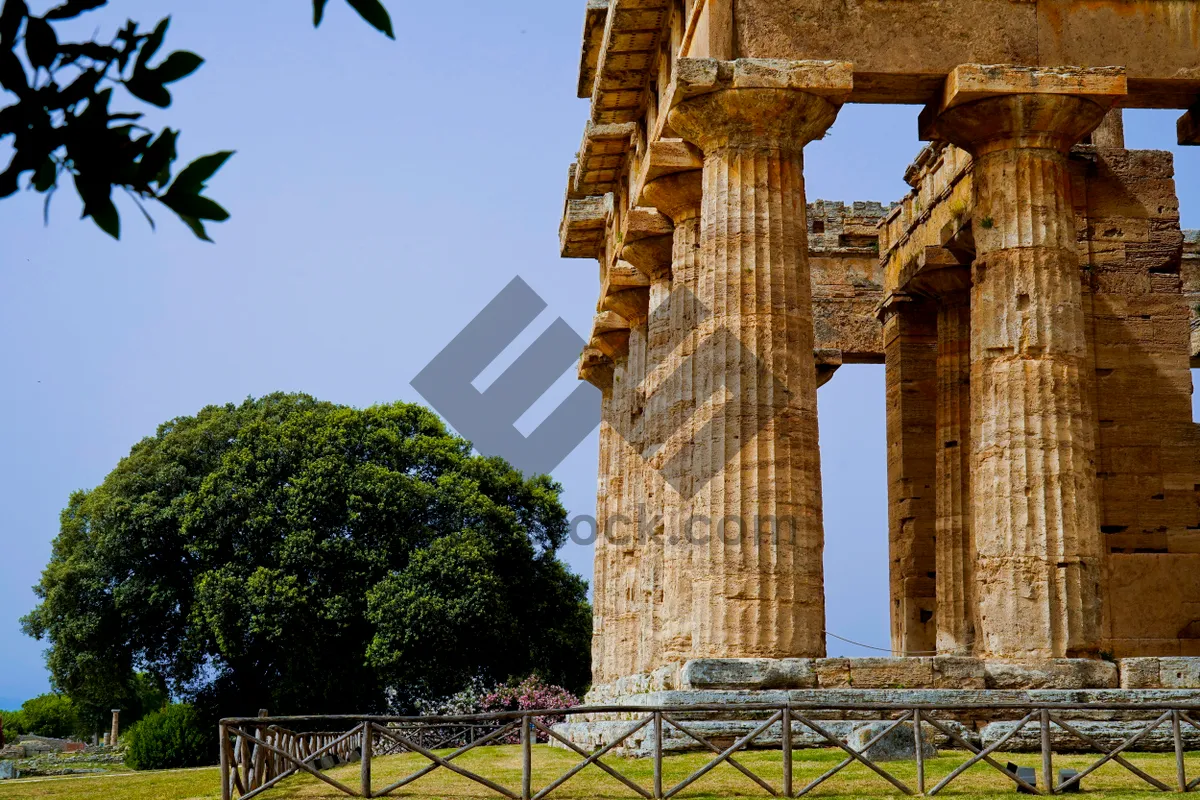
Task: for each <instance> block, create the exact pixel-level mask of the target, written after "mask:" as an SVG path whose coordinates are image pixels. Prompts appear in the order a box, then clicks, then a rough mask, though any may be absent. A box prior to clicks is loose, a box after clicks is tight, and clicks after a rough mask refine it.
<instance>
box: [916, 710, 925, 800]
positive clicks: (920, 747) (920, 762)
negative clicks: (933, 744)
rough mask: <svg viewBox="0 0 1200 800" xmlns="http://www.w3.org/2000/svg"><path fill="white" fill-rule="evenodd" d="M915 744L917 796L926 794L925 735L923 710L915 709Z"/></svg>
mask: <svg viewBox="0 0 1200 800" xmlns="http://www.w3.org/2000/svg"><path fill="white" fill-rule="evenodd" d="M913 743H914V744H916V746H917V794H919V795H924V794H925V733H924V731H922V730H921V709H919V708H914V709H913Z"/></svg>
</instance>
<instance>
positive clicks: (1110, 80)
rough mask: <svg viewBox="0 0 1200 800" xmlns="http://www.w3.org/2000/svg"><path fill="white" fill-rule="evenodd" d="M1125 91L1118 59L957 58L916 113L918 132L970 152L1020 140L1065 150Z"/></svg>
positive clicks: (1018, 145) (1020, 144) (1017, 144)
mask: <svg viewBox="0 0 1200 800" xmlns="http://www.w3.org/2000/svg"><path fill="white" fill-rule="evenodd" d="M1125 93H1126V80H1125V71H1124V69H1123V68H1120V67H1102V68H1099V69H1083V68H1077V67H1066V68H1063V67H1059V68H1054V69H1047V68H1041V67H1017V66H1011V65H981V64H963V65H961V66H958V67H955V68H954V71H953V72H951V73H950V75H949V77H947V78H946V86H945V90H944V92H943V95H942V99H941V102H940V103H939V104H938V105H937V106H931V107H929V108H926V109H925V111H924V112H923V113H922V115H921V128H922V131H921V133H922V136H923V137H928V138H934V139H941V140H945V141H949V142H953V143H954V144H956V145H958V146H959V147H962V148H963V149H965V150H967V151H968V152H970V153H971V154H972V155H973V156H975V157H976V158H979V157H980V156H984V155H987V154H988V153H991V152H994V151H997V150H1012V149H1024V148H1037V149H1048V150H1055V151H1058V152H1059V153H1062V154H1064V155H1065V154H1066V153H1067V152H1068V151H1069V150H1070V149H1071V148H1072V147H1074V146H1075V145H1076V144H1077V143H1078V142H1079V141H1080V140H1081V139H1083V137H1085V136H1087V135H1088V134H1089V133H1091V132H1092V131H1093V130H1095V129H1096V128H1097V127H1098V126H1099V125H1100V123H1101V122H1102V121H1103V119H1104V116H1105V114H1107V113H1108V111H1109V109H1111V108H1112V107H1113V105H1114V104H1115V103H1116V101H1117V100H1118V99H1119V98H1121V97H1122V96H1124V95H1125Z"/></svg>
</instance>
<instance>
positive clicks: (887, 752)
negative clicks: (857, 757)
mask: <svg viewBox="0 0 1200 800" xmlns="http://www.w3.org/2000/svg"><path fill="white" fill-rule="evenodd" d="M892 724H893V723H891V722H872V723H871V724H870V725H864V726H862V727H861V728H855V730H854V733H852V734H850V741H849V742H847V744H849V745H850V748H851V749H852V750H855V751H856V752H859V753H862V754H863V755H864V756H866V757H867V758H869V759H870V760H871V761H913V760H915V759H916V757H917V741H916V736H914V729H913V725H912V723H911V722H905V723H904V724H902V725H899V726H898V727H896V728H895V729H894V730H893V731H892V732H891V733H889V734H887V735H886V736H884V737H883V738H882V739H880V740H879V741H878V742H876V743H875V744H873V745H871V746H870V747H867V743H868V742H870V741H871V740H872V739H874V738H875V737H876V736H878V735H879V734H881V733H883V732H884V731H886V730H887V729H888V728H890V727H891V726H892ZM922 732H924V727H922ZM921 752H922V754H923V755H924V757H925V758H934V757H936V756H937V754H938V752H937V748H936V747H934V746H933V744H932V743H931V742H930V741H929V740H928V739H922V741H921Z"/></svg>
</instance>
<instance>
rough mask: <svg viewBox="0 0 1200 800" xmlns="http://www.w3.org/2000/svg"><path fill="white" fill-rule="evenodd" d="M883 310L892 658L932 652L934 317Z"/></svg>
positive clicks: (903, 307) (899, 308) (894, 306)
mask: <svg viewBox="0 0 1200 800" xmlns="http://www.w3.org/2000/svg"><path fill="white" fill-rule="evenodd" d="M880 310H881V314H880V317H881V321H882V322H883V356H884V361H885V363H886V373H887V395H886V400H887V440H888V446H887V474H888V562H889V570H888V572H889V578H890V584H891V601H892V602H891V609H890V610H891V623H892V625H891V627H892V651H893V654H894V655H897V656H917V655H928V654H929V653H931V652H933V651H934V650H935V648H936V646H937V622H936V620H935V616H936V610H937V590H936V585H937V579H936V576H935V574H934V573H935V570H936V569H937V555H936V548H937V545H936V542H935V539H936V537H937V531H936V517H937V503H936V500H935V490H934V483H935V478H934V475H935V473H936V471H937V468H936V455H935V453H934V450H935V448H936V445H937V443H936V428H937V424H936V420H937V413H936V411H935V407H936V405H937V403H936V395H937V311H936V310H935V308H934V306H933V303H932V302H930V301H928V300H926V299H924V298H921V297H916V296H910V295H907V294H894V295H892V296H891V297H889V298H888V299H887V301H886V302H885V303H884V304H883V306H882V308H881V309H880Z"/></svg>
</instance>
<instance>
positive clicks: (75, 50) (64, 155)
mask: <svg viewBox="0 0 1200 800" xmlns="http://www.w3.org/2000/svg"><path fill="white" fill-rule="evenodd" d="M33 2H34V3H35V5H49V4H48V3H39V2H38V1H37V0H33ZM328 3H329V0H312V13H313V25H314V26H316V25H320V24H321V20H322V19H323V18H324V16H325V7H326V6H327V5H328ZM346 3H347V4H349V5H350V6H351V7H352V8H353V9H354V10H355V11H356V12H358V14H359V16H361V17H362V18H363V19H364V20H366V21H367V22H368V23H369V24H370V25H371V26H372V27H374V28H377V29H378V30H380V31H382V32H383V33H385V34H387V35H388V36H389V37H392V38H395V37H394V33H393V31H392V21H391V19H390V18H389V16H388V13H387V9H386V8H384V6H383V3H382V2H380V0H346ZM105 5H108V0H59V2H58V3H57V4H56V5H53V6H52V7H50V8H47V9H46V10H45V11H43V12H42V13H41V14H36V13H32V12H31V10H30V8H29V4H28V3H27V2H26V0H3V6H0V90H2V91H0V100H10V101H11V102H9V103H8V104H7V105H3V106H0V143H4V142H5V141H6V140H7V139H9V138H11V140H12V142H11V143H12V149H13V154H12V158H11V160H10V161H9V164H8V166H7V167H6V168H5V169H4V170H3V171H0V198H4V197H8V196H9V195H12V194H15V193H16V192H17V190H18V189H20V188H21V183H22V180H21V179H22V176H26V180H25V186H26V188H27V189H31V190H34V191H37V192H39V193H41V194H43V195H45V213H46V218H47V220H48V219H49V210H50V199H51V198H52V197H53V196H54V192H55V190H56V189H57V188H58V187H59V185H60V184H62V183H63V182H65V181H66V180H67V179H68V178H69V179H70V181H71V183H73V184H74V186H75V190H76V191H77V192H78V193H79V197H80V198H81V199H82V200H83V216H84V217H91V218H92V219H93V220H94V221H95V223H96V224H97V225H98V226H100V228H101V229H102V230H103V231H104V232H105V233H107V234H109V235H110V236H112V237H113V238H115V239H119V238H120V236H121V218H120V215H119V213H118V212H117V206H116V204H115V203H114V202H113V199H112V193H113V190H114V189H120V190H122V191H123V192H124V193H125V194H126V195H128V196H129V198H130V199H131V200H132V201H133V202H134V203H136V204H137V206H138V208H139V209H141V211H142V213H143V214H144V215H145V216H146V219H147V220H148V221H149V222H150V224H151V225H152V226H153V224H154V220H153V219H152V218H151V217H150V214H149V213H148V212H147V210H146V208H145V204H146V203H147V202H156V203H160V204H162V205H163V206H165V207H166V208H168V209H170V210H171V211H173V212H174V213H175V215H176V216H178V217H179V219H180V220H182V221H183V222H184V223H185V224H186V225H187V226H188V227H189V228H191V230H192V232H193V233H194V234H195V235H196V236H197V237H199V238H201V239H204V240H206V241H211V240H209V238H208V233H207V231H206V230H205V228H204V223H205V222H206V221H214V222H221V221H223V220H225V219H227V218H228V217H229V213H228V212H227V211H225V209H224V208H222V207H221V206H220V205H218V204H217V203H216V202H214V201H213V200H212V199H210V198H209V197H206V196H205V195H204V189H205V186H206V183H207V181H208V180H209V178H211V177H212V176H213V174H214V173H216V171H217V170H218V169H220V168H221V165H222V164H224V163H225V161H226V160H228V158H229V156H231V155H232V152H230V151H222V152H218V153H213V154H211V155H207V156H201V157H200V158H198V159H196V160H195V161H193V162H192V163H191V164H189V165H188V166H187V167H186V168H185V169H183V170H181V171H180V172H179V174H178V175H176V176H175V177H174V178H172V174H171V173H172V166H173V165H174V163H175V160H176V157H177V153H176V141H177V140H178V138H179V131H178V130H172V129H171V128H164V129H163V130H162V131H160V132H158V133H157V134H156V133H155V132H154V131H152V130H150V129H149V128H146V127H144V126H142V125H141V124H139V120H140V119H141V118H142V116H143V115H142V113H141V112H140V111H117V110H113V109H111V108H110V105H111V103H112V100H113V90H114V89H117V88H121V89H123V90H124V92H125V93H128V94H129V95H132V96H133V98H135V99H137V100H140V101H142V102H145V103H149V104H150V105H152V106H157V107H159V108H167V107H168V106H170V105H171V92H170V90H169V89H168V88H167V87H168V86H169V85H171V84H173V83H175V82H176V81H180V80H182V79H183V78H186V77H187V76H188V75H190V74H192V73H193V72H195V71H196V70H197V69H199V67H200V65H201V64H203V63H204V59H203V58H201V57H200V56H198V55H196V54H195V53H191V52H188V51H186V50H180V51H176V52H173V53H171V54H169V55H167V56H165V57H162V58H158V57H157V56H158V55H159V52H160V49H161V48H162V45H163V41H164V38H165V37H166V33H167V27H168V25H169V24H170V18H169V17H167V18H165V19H163V20H161V21H160V22H159V23H158V24H157V25H155V26H154V28H153V29H151V30H146V31H143V30H141V29H140V26H139V24H138V23H137V22H134V21H133V20H129V21H128V22H126V23H125V25H124V26H123V27H122V28H121V29H120V30H119V31H116V32H115V33H114V35H113V36H112V38H111V39H109V40H102V39H99V38H92V39H89V40H87V41H82V42H66V41H61V40H60V36H59V32H58V31H56V29H55V26H58V25H60V24H61V23H63V22H65V21H67V20H71V19H74V18H76V17H79V16H80V15H82V14H84V13H86V12H88V11H92V10H94V9H97V8H100V7H101V6H105Z"/></svg>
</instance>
